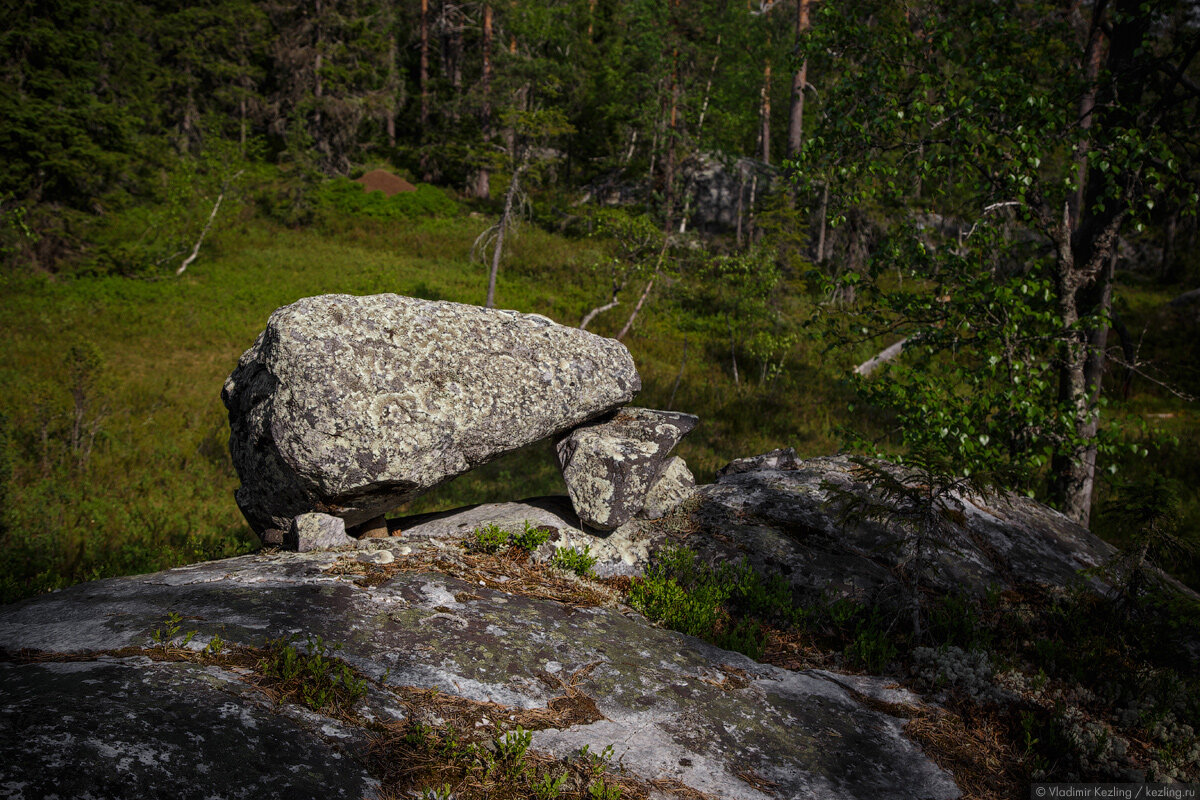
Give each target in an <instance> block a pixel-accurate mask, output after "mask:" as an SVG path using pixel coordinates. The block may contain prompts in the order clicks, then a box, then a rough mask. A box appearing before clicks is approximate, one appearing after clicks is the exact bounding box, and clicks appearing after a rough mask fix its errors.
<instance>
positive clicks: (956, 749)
mask: <svg viewBox="0 0 1200 800" xmlns="http://www.w3.org/2000/svg"><path fill="white" fill-rule="evenodd" d="M956 706H957V708H956V710H955V711H950V710H946V709H936V708H929V707H926V708H923V709H921V711H920V713H918V714H917V715H916V716H914V717H913V718H912V719H911V720H910V721H909V722H908V723H907V724H906V725H905V726H904V732H905V733H906V734H907V735H908V736H909V737H910V738H912V739H913V740H915V741H916V742H918V743H919V744H920V745H921V748H922V749H923V750H924V751H925V754H926V755H927V756H929V758H930V759H931V760H932V761H933V762H934V763H935V764H937V765H938V766H939V767H941V768H942V769H944V770H946V771H947V772H949V773H950V774H951V775H953V776H954V781H955V783H957V784H958V788H959V789H960V790H962V793H963V794H962V796H963V800H1011V799H1012V798H1015V797H1022V796H1024V795H1025V794H1027V793H1028V777H1027V776H1026V774H1025V772H1026V770H1025V768H1024V760H1023V759H1022V758H1021V756H1020V755H1019V754H1018V753H1017V752H1016V751H1015V750H1014V749H1013V746H1012V744H1011V742H1012V738H1013V737H1012V735H1011V733H1010V732H1009V730H1008V728H1007V726H1006V725H1005V724H1004V722H1003V721H1002V720H1001V718H1000V717H999V716H997V715H996V714H994V713H992V712H989V711H987V710H985V709H981V708H979V707H978V706H974V705H972V704H970V703H960V704H956Z"/></svg>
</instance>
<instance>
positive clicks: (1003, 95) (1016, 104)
mask: <svg viewBox="0 0 1200 800" xmlns="http://www.w3.org/2000/svg"><path fill="white" fill-rule="evenodd" d="M1180 7H1181V5H1180V3H1173V2H1168V1H1167V0H1161V1H1160V2H1149V3H1144V2H1136V0H1095V2H1094V3H1093V4H1092V5H1091V7H1090V8H1089V14H1088V16H1089V17H1090V20H1091V22H1090V24H1089V25H1088V26H1087V34H1086V35H1085V36H1082V37H1079V36H1077V34H1076V32H1075V31H1074V30H1073V29H1072V27H1071V24H1070V19H1069V14H1063V13H1060V9H1058V8H1057V7H1055V6H1052V5H1050V4H1047V3H1042V2H1038V0H1022V2H1018V3H1015V4H1014V5H1013V7H1012V8H1011V9H1010V10H1008V11H1007V12H1005V13H997V11H996V9H995V7H994V6H993V5H992V4H990V3H986V2H970V3H965V4H942V3H939V2H934V1H932V0H931V1H930V2H923V3H899V2H893V1H892V0H880V2H873V3H870V4H869V7H868V8H866V9H863V12H864V13H863V14H862V15H858V14H856V15H855V16H854V18H853V19H852V18H850V17H849V16H848V15H844V14H838V13H835V11H834V9H832V8H830V7H822V8H821V9H820V11H821V17H820V25H818V26H815V27H814V28H813V30H812V31H810V33H809V36H808V37H807V38H808V42H807V44H806V46H805V48H803V50H802V56H807V57H808V59H809V60H810V61H811V60H812V59H813V58H817V57H828V54H829V53H837V54H838V56H839V62H840V65H841V67H842V73H841V75H840V78H839V80H838V81H837V82H836V84H835V85H833V86H831V89H830V94H831V96H830V97H829V99H828V100H827V103H828V107H837V108H840V109H843V113H839V114H838V115H832V114H831V115H829V116H828V117H826V118H825V119H824V120H823V121H822V124H821V129H820V130H819V131H818V133H817V135H818V136H819V137H820V140H821V143H822V147H821V148H807V147H806V148H805V149H804V151H803V152H804V159H802V162H801V164H802V168H803V169H802V177H803V178H804V179H807V180H811V181H813V182H819V181H820V179H821V176H822V175H824V174H829V173H830V172H836V173H837V174H838V175H839V181H840V182H841V183H840V188H842V189H843V192H842V193H841V196H839V197H831V198H830V203H831V205H833V204H836V206H837V208H838V216H839V217H844V215H845V210H846V209H847V208H849V207H853V206H859V207H861V206H862V205H863V204H864V203H865V202H866V201H870V202H871V203H872V204H873V205H874V206H875V207H876V208H878V207H884V208H891V209H893V211H892V216H893V219H895V220H897V223H896V224H894V225H893V228H892V230H891V231H890V233H889V236H888V241H887V243H886V244H885V246H884V247H883V248H881V249H880V250H879V252H877V253H876V254H875V257H874V259H873V260H872V267H873V269H874V270H875V271H876V273H878V272H880V271H882V270H884V269H885V268H886V269H887V270H889V271H890V272H891V273H892V274H896V273H898V274H899V275H900V276H901V277H902V278H903V279H904V283H903V287H904V288H903V289H897V287H896V286H895V284H894V282H893V284H892V285H891V286H890V287H881V286H879V285H875V286H874V287H873V288H872V289H871V296H872V297H877V298H880V299H881V300H882V301H883V304H882V305H881V306H875V307H874V309H873V310H872V309H866V314H867V316H868V317H870V316H871V315H875V316H874V317H873V319H874V321H875V322H877V323H878V325H879V327H878V328H875V330H876V331H879V330H889V331H893V332H901V333H905V334H907V339H906V342H907V344H906V346H905V347H904V355H902V356H901V357H900V358H899V359H898V360H897V361H896V362H894V364H895V365H898V366H897V367H896V369H898V370H899V371H898V372H894V373H893V374H891V375H890V376H888V377H887V378H885V379H883V380H882V382H881V383H879V384H877V385H876V386H875V387H874V388H873V389H872V393H873V396H874V397H875V398H876V399H880V400H885V401H887V402H889V403H891V404H893V405H895V404H899V405H900V406H902V407H904V408H906V409H908V411H906V412H904V413H905V414H908V413H909V412H911V414H910V415H909V416H908V417H906V420H907V423H908V429H907V430H905V437H906V439H909V440H912V439H919V438H921V437H923V436H932V437H934V438H940V439H942V440H945V441H950V440H953V441H954V442H957V444H956V445H955V446H956V447H958V448H959V456H960V457H961V461H962V464H963V466H964V468H966V467H970V466H972V465H974V466H979V465H981V464H983V463H985V462H988V461H989V460H990V461H991V462H992V463H994V462H995V460H996V459H1000V460H1002V461H1007V462H1008V463H1010V464H1016V465H1019V466H1020V467H1021V470H1020V471H1021V472H1023V473H1024V478H1022V480H1024V481H1026V482H1029V481H1030V480H1031V476H1036V475H1037V474H1038V466H1039V465H1042V466H1043V467H1044V466H1045V465H1046V462H1047V457H1049V458H1048V460H1049V462H1050V471H1049V475H1048V476H1047V478H1048V480H1047V484H1048V491H1049V496H1050V497H1051V498H1052V499H1053V500H1054V501H1055V502H1056V503H1057V504H1058V505H1059V507H1060V508H1062V509H1063V511H1064V512H1065V513H1067V514H1068V515H1069V516H1071V517H1072V518H1073V519H1076V520H1078V521H1080V522H1082V523H1085V524H1086V523H1087V521H1088V519H1089V513H1090V501H1091V491H1092V482H1093V476H1094V471H1095V464H1096V458H1097V449H1098V448H1101V447H1103V446H1104V441H1105V439H1104V438H1103V437H1102V436H1101V434H1102V433H1103V431H1102V429H1101V427H1100V409H1101V384H1102V375H1103V370H1104V365H1105V363H1106V361H1107V360H1108V358H1109V354H1108V353H1107V351H1106V337H1107V329H1108V326H1109V324H1110V313H1109V312H1110V308H1111V303H1112V293H1113V260H1114V254H1115V252H1116V246H1117V237H1118V234H1119V233H1120V230H1121V229H1122V226H1126V225H1138V224H1142V223H1143V222H1144V221H1146V220H1147V219H1148V212H1149V209H1152V208H1153V207H1154V205H1155V204H1157V203H1162V202H1164V201H1167V202H1169V204H1174V203H1178V202H1179V201H1180V198H1182V197H1187V196H1192V195H1194V191H1195V190H1194V188H1189V187H1187V186H1186V185H1185V183H1184V182H1183V181H1181V180H1179V175H1180V172H1181V171H1180V170H1179V169H1178V166H1177V165H1178V164H1179V163H1184V162H1190V161H1192V160H1194V159H1195V156H1196V154H1195V152H1193V150H1194V147H1195V143H1194V142H1193V141H1192V138H1191V137H1188V136H1186V135H1184V131H1186V130H1189V129H1190V128H1189V127H1188V126H1190V125H1191V124H1192V122H1191V120H1194V119H1195V114H1196V110H1197V101H1198V100H1200V92H1196V91H1194V89H1193V88H1192V87H1191V86H1189V84H1191V83H1192V81H1191V79H1190V78H1189V77H1188V70H1189V69H1191V68H1192V62H1193V59H1194V56H1195V54H1196V52H1197V50H1198V49H1200V30H1198V29H1197V22H1196V20H1194V19H1191V20H1189V19H1187V18H1186V17H1182V18H1181V17H1180V16H1179V14H1178V13H1177V12H1178V10H1179V8H1180ZM863 19H867V20H870V29H869V30H867V29H865V28H864V26H863V23H862V21H861V20H863ZM1169 20H1175V21H1180V20H1182V21H1183V24H1175V25H1172V24H1169V22H1168V21H1169ZM826 26H829V28H830V29H829V30H828V31H826V30H824V29H825V28H826ZM981 53H983V54H987V59H986V62H981V61H980V60H979V54H981ZM1101 53H1103V56H1101V55H1100V54H1101ZM810 150H811V152H810ZM1081 167H1084V169H1083V171H1082V172H1081ZM914 175H915V176H918V177H920V178H921V179H922V181H923V183H924V186H925V187H926V189H925V192H924V193H923V194H922V197H921V203H922V206H923V208H920V209H910V208H909V206H908V203H909V202H910V201H911V199H912V196H911V193H910V192H909V191H908V188H907V187H909V186H911V185H912V180H911V178H912V177H913V176H914ZM1081 176H1082V181H1081ZM964 203H965V205H966V207H967V208H969V209H971V217H969V218H968V219H967V220H966V221H965V222H963V223H962V224H961V226H960V227H958V229H957V230H958V233H957V241H955V240H954V237H951V238H950V240H949V241H946V240H945V239H942V238H939V237H934V236H932V234H931V233H930V231H929V228H926V231H925V232H924V233H920V232H919V231H918V230H917V229H916V228H915V226H914V224H913V220H914V218H915V215H916V213H917V212H918V211H924V212H928V211H935V212H938V213H940V214H942V215H948V214H953V213H961V212H959V209H962V208H963V207H964ZM944 218H945V217H943V219H944ZM1006 220H1010V222H1006ZM1009 224H1012V225H1018V226H1021V227H1024V228H1025V230H1027V231H1029V232H1030V234H1031V235H1034V236H1036V237H1040V241H1041V242H1042V243H1044V244H1043V246H1044V248H1045V249H1044V250H1043V251H1041V252H1039V251H1038V250H1037V249H1031V246H1030V245H1029V244H1028V242H1029V237H1028V236H1013V235H1011V234H1009V233H1007V232H1005V231H1004V230H1003V228H1004V226H1005V225H1009ZM919 237H923V238H919ZM931 237H932V238H931ZM926 243H928V244H929V246H926ZM889 280H890V278H889ZM997 315H999V316H997ZM987 320H992V322H991V323H990V324H991V325H992V326H993V327H992V328H991V329H990V330H989V329H983V328H981V325H982V324H984V323H985V321H987ZM859 321H860V323H861V321H862V318H861V317H860V318H859ZM1018 323H1019V324H1018ZM1001 334H1003V335H1001ZM950 364H956V365H958V366H957V368H953V369H952V368H950V367H949V365H950ZM922 370H927V371H924V372H922ZM889 386H892V387H895V389H896V390H895V391H894V392H890V391H889ZM965 387H970V389H969V391H968V389H967V388H965ZM935 398H936V399H935ZM922 408H924V409H925V410H924V412H922V411H921V409H922ZM935 409H936V412H935ZM902 416H904V414H902ZM1043 474H1044V473H1043Z"/></svg>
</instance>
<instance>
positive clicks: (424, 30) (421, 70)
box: [417, 0, 429, 138]
mask: <svg viewBox="0 0 1200 800" xmlns="http://www.w3.org/2000/svg"><path fill="white" fill-rule="evenodd" d="M417 80H418V82H419V83H420V84H421V116H420V121H421V134H422V138H424V134H425V131H426V129H427V128H428V127H429V0H421V55H420V66H419V67H418V72H417Z"/></svg>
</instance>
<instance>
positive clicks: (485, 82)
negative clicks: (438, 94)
mask: <svg viewBox="0 0 1200 800" xmlns="http://www.w3.org/2000/svg"><path fill="white" fill-rule="evenodd" d="M479 88H480V91H482V92H483V109H482V111H481V112H480V115H479V116H480V126H479V127H480V131H481V134H482V136H483V141H484V145H485V146H486V144H487V142H488V141H489V140H490V139H491V138H492V4H491V3H484V6H483V74H482V75H481V76H480V80H479ZM489 178H490V176H489V175H488V170H487V167H480V168H479V173H478V174H477V175H476V176H475V187H474V194H475V196H476V197H478V198H479V199H481V200H483V199H486V198H487V197H488V196H489V195H490V194H491V187H490V180H489ZM515 178H516V176H515V175H514V180H515Z"/></svg>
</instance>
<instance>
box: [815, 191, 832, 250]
mask: <svg viewBox="0 0 1200 800" xmlns="http://www.w3.org/2000/svg"><path fill="white" fill-rule="evenodd" d="M819 213H820V216H821V227H820V228H819V229H818V231H817V263H818V264H820V263H821V262H822V261H824V260H825V221H826V219H827V218H828V216H829V181H825V182H824V183H823V184H822V185H821V210H820V212H819Z"/></svg>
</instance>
